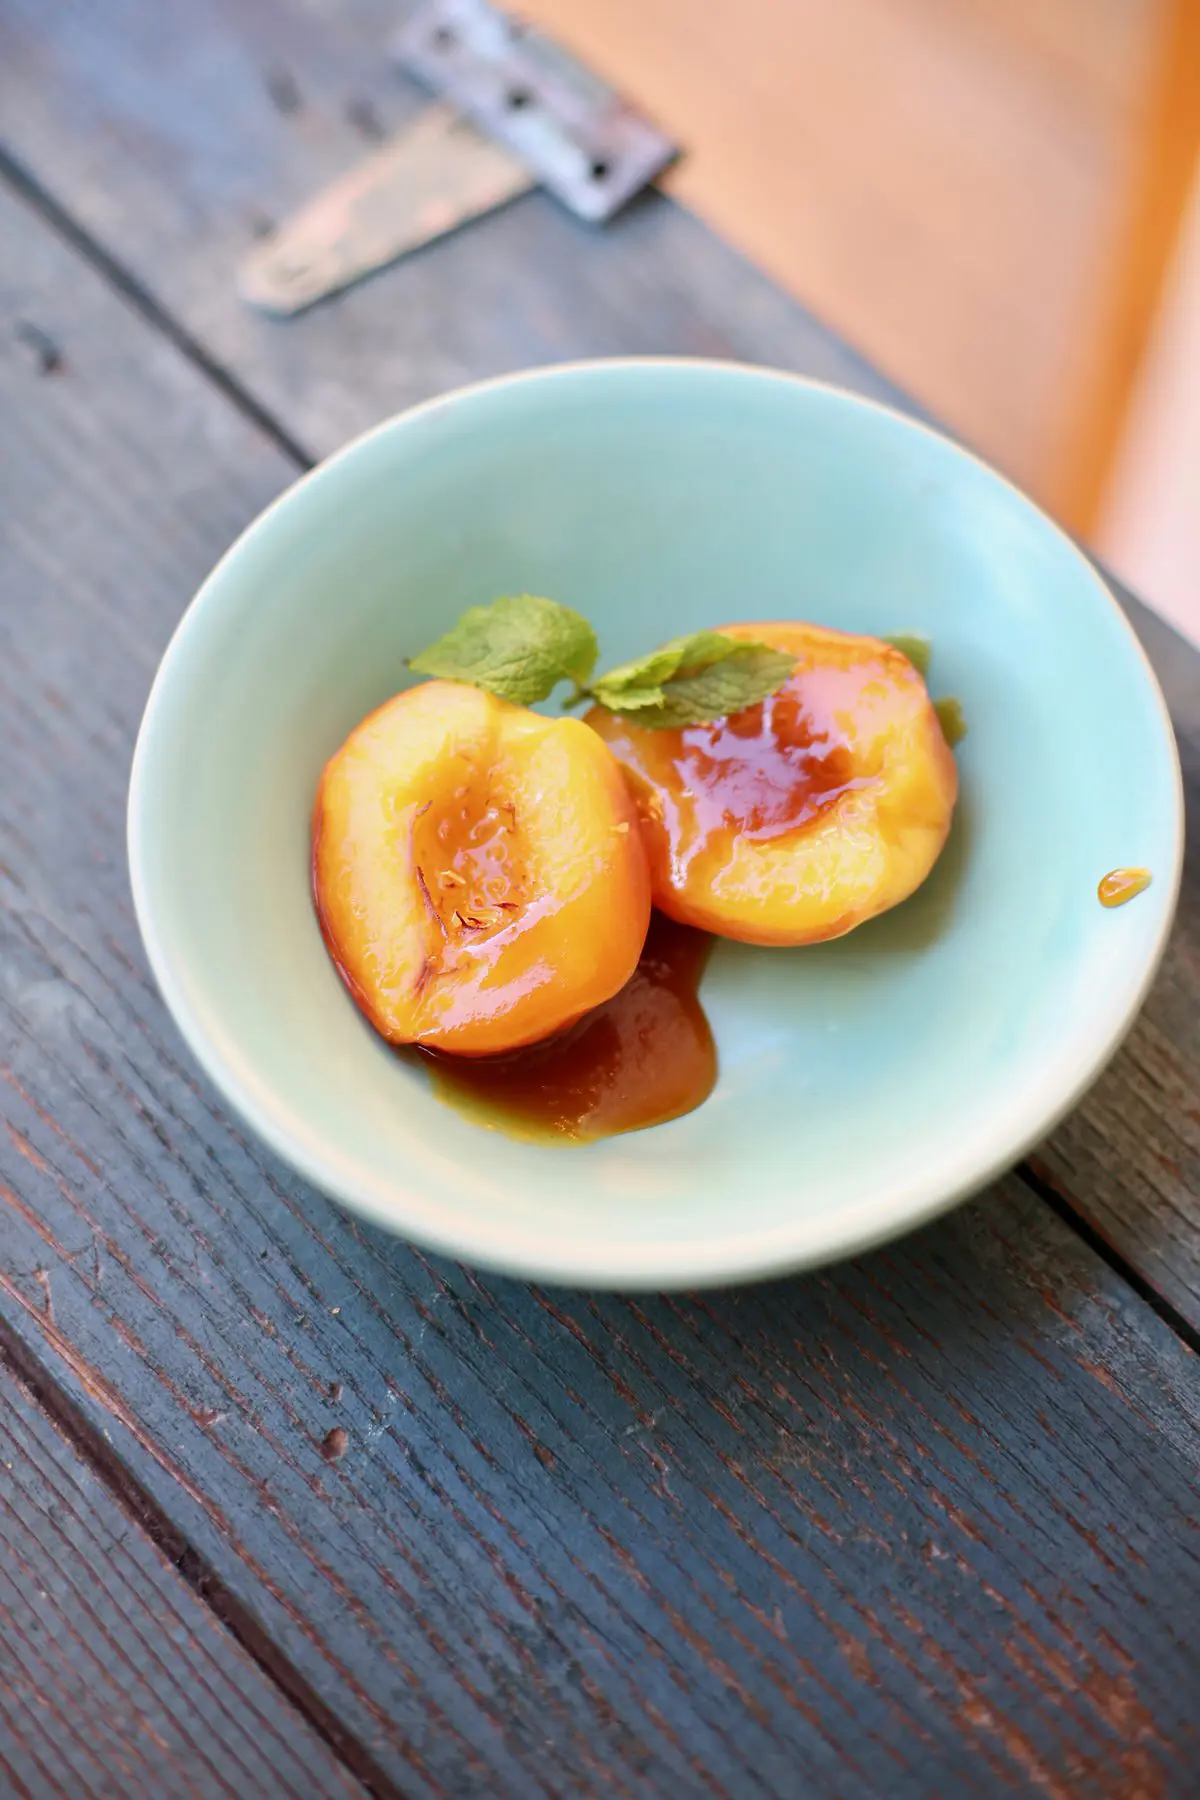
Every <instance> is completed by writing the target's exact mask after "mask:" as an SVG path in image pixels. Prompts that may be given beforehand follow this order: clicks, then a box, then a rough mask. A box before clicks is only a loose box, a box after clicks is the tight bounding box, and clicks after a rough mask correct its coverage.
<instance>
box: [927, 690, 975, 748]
mask: <svg viewBox="0 0 1200 1800" xmlns="http://www.w3.org/2000/svg"><path fill="white" fill-rule="evenodd" d="M933 710H934V712H935V713H936V714H937V716H938V724H939V725H940V726H941V728H942V736H943V737H944V738H945V740H946V742H947V743H948V744H949V746H950V748H951V749H952V750H953V749H954V747H955V745H956V744H961V743H962V741H963V739H964V738H965V737H966V735H967V716H966V714H965V713H964V712H963V709H962V701H961V700H955V699H954V697H953V695H951V694H947V695H946V697H945V699H943V700H935V701H934V703H933Z"/></svg>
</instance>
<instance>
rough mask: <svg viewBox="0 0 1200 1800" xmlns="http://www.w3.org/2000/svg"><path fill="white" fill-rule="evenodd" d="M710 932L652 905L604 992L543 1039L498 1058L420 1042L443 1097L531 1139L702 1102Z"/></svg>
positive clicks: (709, 1084) (562, 1138)
mask: <svg viewBox="0 0 1200 1800" xmlns="http://www.w3.org/2000/svg"><path fill="white" fill-rule="evenodd" d="M711 947H712V939H711V938H710V937H709V936H708V934H707V933H706V932H702V931H694V930H692V929H691V928H690V927H689V926H687V925H677V924H676V923H675V922H674V921H673V920H671V919H667V918H664V917H663V916H662V914H660V913H655V914H654V916H653V918H652V920H651V923H650V932H649V935H648V937H647V939H646V943H645V947H644V949H643V950H642V955H641V960H640V961H639V963H638V966H637V968H636V970H635V971H634V973H633V975H632V976H631V977H630V979H629V980H628V981H627V982H626V984H625V986H624V987H623V988H622V989H621V991H620V992H619V993H618V994H615V995H614V996H613V998H612V999H611V1000H608V1001H606V1002H605V1004H604V1005H603V1006H600V1007H597V1008H596V1010H595V1011H594V1012H590V1013H588V1014H586V1016H585V1017H584V1018H582V1019H580V1020H579V1021H578V1022H577V1023H576V1024H574V1025H572V1026H571V1027H570V1029H569V1030H567V1031H564V1032H562V1033H560V1035H559V1036H558V1037H555V1038H551V1039H549V1040H548V1041H547V1042H544V1043H540V1044H532V1045H530V1046H529V1048H528V1049H525V1050H514V1051H512V1052H510V1053H509V1054H508V1055H505V1056H483V1057H462V1056H444V1055H439V1054H438V1053H437V1052H436V1051H430V1050H417V1051H415V1052H409V1053H408V1054H415V1055H417V1056H419V1057H420V1058H421V1060H422V1062H423V1063H424V1064H425V1065H426V1066H427V1067H428V1068H429V1069H430V1070H431V1072H432V1075H433V1084H434V1088H435V1090H436V1092H437V1094H438V1096H439V1098H441V1099H442V1100H444V1101H446V1102H447V1103H448V1104H449V1105H451V1106H453V1107H454V1108H455V1109H456V1110H457V1111H458V1112H461V1113H465V1114H466V1115H467V1117H468V1118H471V1119H473V1120H474V1121H475V1122H476V1123H478V1124H484V1125H491V1126H493V1127H494V1128H496V1129H497V1130H500V1131H504V1132H506V1133H507V1134H508V1135H509V1136H510V1137H516V1138H522V1139H524V1140H525V1141H527V1142H534V1143H586V1142H588V1141H589V1140H591V1139H595V1138H603V1137H614V1136H616V1135H617V1134H618V1133H620V1132H624V1131H638V1130H640V1129H641V1128H642V1127H643V1126H646V1125H662V1124H665V1122H666V1121H667V1120H668V1119H677V1118H680V1117H681V1116H682V1115H683V1114H684V1113H689V1112H691V1111H692V1110H693V1109H694V1108H695V1107H697V1106H699V1105H700V1103H701V1101H703V1100H706V1099H707V1098H708V1096H709V1094H710V1093H711V1092H712V1088H713V1083H714V1082H715V1081H716V1078H717V1052H716V1047H715V1045H714V1044H713V1036H712V1032H711V1030H710V1029H709V1024H708V1020H707V1019H706V1017H705V1016H704V1009H703V1007H702V1006H701V1004H700V996H699V986H700V977H701V975H702V974H703V972H704V965H705V963H706V962H707V961H708V953H709V950H710V949H711Z"/></svg>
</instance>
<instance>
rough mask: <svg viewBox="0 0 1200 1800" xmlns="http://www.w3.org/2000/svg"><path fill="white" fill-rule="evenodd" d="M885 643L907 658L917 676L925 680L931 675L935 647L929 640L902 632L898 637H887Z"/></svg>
mask: <svg viewBox="0 0 1200 1800" xmlns="http://www.w3.org/2000/svg"><path fill="white" fill-rule="evenodd" d="M883 642H884V643H885V644H890V645H891V646H892V649H893V650H898V651H899V652H900V654H901V656H907V658H908V660H909V662H910V663H911V664H912V666H913V668H914V669H915V670H916V671H917V674H918V675H919V676H920V677H921V678H922V680H924V678H925V676H926V675H928V673H929V659H930V657H931V656H932V655H933V645H932V644H931V643H930V642H929V639H928V638H926V637H917V636H915V635H910V634H909V633H907V632H901V633H900V634H899V636H897V637H885V638H884V639H883Z"/></svg>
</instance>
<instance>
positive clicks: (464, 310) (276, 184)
mask: <svg viewBox="0 0 1200 1800" xmlns="http://www.w3.org/2000/svg"><path fill="white" fill-rule="evenodd" d="M403 11H404V3H403V0H402V3H401V4H400V5H397V4H395V0H349V3H348V4H346V5H339V6H338V7H337V8H335V9H329V8H326V9H322V11H321V12H320V13H318V10H317V9H315V8H304V7H301V6H299V5H298V4H296V0H258V3H257V4H256V5H254V6H253V7H237V8H235V7H231V6H230V5H228V4H226V3H225V0H195V3H194V4H191V5H189V6H187V7H147V6H145V5H144V4H143V3H142V0H124V3H123V4H122V3H120V0H112V3H111V4H108V5H106V6H104V7H100V8H98V7H96V6H94V5H93V4H91V0H60V4H58V5H56V6H54V7H52V8H47V7H45V6H43V5H42V4H41V3H40V0H5V4H4V6H3V7H2V8H0V119H2V120H3V130H2V135H3V139H4V142H5V143H6V144H7V146H8V148H9V149H10V150H11V152H12V154H13V155H14V156H15V157H17V158H18V159H19V160H20V161H21V162H22V163H24V164H25V165H26V166H28V167H29V168H30V169H31V170H32V171H33V172H34V173H35V174H36V176H37V178H38V179H39V181H42V182H44V183H45V184H46V185H47V186H48V187H49V188H51V189H52V190H53V192H54V193H55V194H57V195H58V196H59V197H60V198H61V199H62V200H63V201H64V203H65V204H67V205H68V206H69V207H70V209H71V210H72V212H73V213H74V214H75V216H76V217H77V218H78V219H79V220H80V222H81V223H82V224H83V225H84V226H85V227H86V229H87V230H89V231H90V232H93V233H95V234H96V235H97V236H98V237H99V238H100V239H101V240H102V241H103V243H104V244H105V245H106V246H108V247H109V248H110V249H111V250H112V252H113V254H114V255H115V256H116V257H118V258H119V259H120V261H121V263H122V264H123V265H124V267H125V268H127V269H128V270H129V271H130V272H131V274H132V275H133V277H134V278H135V279H136V281H137V282H138V283H139V284H141V286H142V287H143V288H144V289H146V290H147V291H149V292H150V293H152V294H153V295H155V296H156V297H157V299H158V300H160V301H161V302H162V303H163V304H164V305H165V306H166V307H168V308H169V309H170V311H171V313H172V315H173V317H175V318H177V319H179V320H180V321H182V323H183V324H184V326H185V327H186V328H187V330H188V331H189V332H190V333H192V334H193V335H194V337H195V338H196V339H198V340H200V341H201V342H202V343H203V344H204V346H205V348H206V350H207V351H208V352H209V353H211V354H212V355H213V356H214V357H215V358H216V359H217V360H218V361H219V362H220V363H221V365H222V366H223V367H225V368H227V369H229V370H230V371H232V372H233V373H234V374H235V375H237V376H238V378H239V379H240V380H242V381H243V383H244V384H245V385H246V386H247V387H248V388H249V389H250V390H251V391H253V393H254V394H255V396H256V397H257V399H258V400H259V401H260V402H261V403H262V404H263V405H264V406H266V407H267V408H269V409H270V411H271V412H272V413H273V414H275V416H276V417H278V418H279V419H281V420H286V422H287V430H288V432H289V433H290V434H291V436H292V437H294V438H296V439H298V440H299V441H300V442H301V443H302V444H303V445H304V446H305V447H306V448H307V449H308V450H309V451H310V452H311V453H312V454H314V455H324V454H325V453H327V452H328V451H330V450H332V449H334V448H335V447H336V446H337V445H339V444H341V443H342V442H343V441H344V440H345V439H346V438H347V437H348V436H351V435H352V434H353V433H355V432H358V431H361V430H363V429H364V428H365V427H366V426H368V425H371V424H374V423H375V422H376V421H377V420H378V419H380V418H382V417H384V416H386V415H387V414H388V413H390V412H393V411H395V410H396V409H397V408H398V407H401V406H405V405H408V404H409V403H411V402H413V401H415V400H421V399H424V398H426V397H427V396H428V395H430V394H433V393H437V392H440V391H442V390H444V389H445V388H447V387H452V386H455V385H457V384H459V383H461V382H464V381H468V380H474V379H477V378H479V377H482V376H486V375H491V374H497V373H501V372H504V371H506V370H510V369H513V368H519V367H522V366H525V365H528V364H534V363H544V362H556V361H562V360H564V359H567V358H571V357H574V356H579V355H581V354H585V355H609V354H625V353H631V354H637V353H645V354H657V353H673V354H698V355H707V356H731V357H739V358H745V359H748V360H751V361H759V362H777V363H781V364H784V365H786V366H789V367H797V368H805V369H808V370H810V371H811V372H812V373H814V374H817V375H823V376H826V377H828V378H829V379H831V380H836V381H841V382H845V383H847V384H848V385H850V386H856V387H860V388H862V389H863V390H864V391H872V392H876V393H884V392H886V391H887V390H886V386H885V384H884V383H883V382H882V381H880V379H879V378H878V377H877V376H875V375H874V374H873V372H872V371H871V370H870V369H869V368H868V367H867V365H866V364H865V363H864V362H863V361H862V359H861V358H859V357H857V356H855V355H854V354H853V352H851V351H850V350H848V349H847V348H845V347H844V346H842V345H840V344H839V343H838V342H837V340H835V339H834V338H832V337H831V336H830V335H829V334H828V333H827V332H825V331H823V330H822V329H821V328H820V327H819V326H818V325H816V324H815V323H814V322H813V321H812V320H811V319H810V318H809V317H808V316H807V315H806V314H805V313H803V312H802V311H801V310H800V309H799V308H798V307H796V306H795V305H794V304H793V303H792V302H791V301H790V300H788V299H787V298H786V297H785V296H784V295H782V294H781V293H779V292H778V290H777V289H775V288H774V287H773V286H772V285H771V283H769V282H768V281H767V280H766V279H765V278H764V277H762V276H760V275H757V274H756V273H754V272H753V271H752V270H751V269H749V268H748V266H747V265H746V264H745V263H744V262H743V261H742V260H741V258H740V257H738V256H737V255H736V254H735V253H734V252H733V251H731V250H729V249H728V248H726V247H725V246H724V245H723V244H721V243H720V242H719V241H718V240H717V239H716V238H715V237H713V235H712V234H711V233H710V232H709V231H707V230H706V229H705V227H704V226H702V225H701V224H700V223H699V222H698V221H697V220H696V219H694V218H692V217H691V216H690V215H689V214H687V213H685V212H683V211H681V210H680V209H679V208H677V207H675V206H673V205H671V204H670V203H669V202H667V201H665V200H662V199H660V198H658V197H655V196H651V197H649V198H648V199H647V200H646V201H645V202H644V203H642V204H640V205H637V206H635V207H634V208H633V209H632V210H631V211H630V212H628V213H627V214H626V215H625V216H624V217H623V218H622V219H621V220H620V221H619V222H618V223H617V224H615V225H614V226H613V227H612V228H610V229H609V230H606V231H599V230H596V229H593V228H590V227H586V226H583V225H580V224H579V223H578V222H577V221H576V220H574V219H573V218H572V217H571V216H570V215H569V214H568V213H566V212H565V211H564V210H563V209H562V208H560V207H559V206H557V205H556V204H555V203H554V202H553V201H551V200H549V199H547V198H546V197H545V196H544V195H541V194H534V195H530V196H529V197H527V198H525V199H522V200H520V201H518V202H516V203H515V204H513V205H512V206H510V207H508V208H506V209H505V210H504V212H503V213H499V214H495V215H493V216H492V217H491V218H490V219H487V220H483V221H481V222H479V223H477V224H475V225H473V226H472V227H471V229H470V230H469V231H467V232H463V233H460V234H459V235H457V236H455V237H452V238H449V239H444V240H442V241H441V242H440V243H438V244H436V245H434V246H432V247H431V248H430V249H429V250H427V251H425V252H422V253H421V254H418V255H415V256H413V257H411V258H409V259H408V260H406V261H405V262H403V263H401V264H399V265H397V266H396V267H395V268H393V269H392V270H390V271H389V272H387V273H386V274H383V275H380V276H377V277H376V278H375V279H374V280H372V281H370V282H368V283H367V284H365V285H364V286H362V287H360V288H358V289H356V290H354V291H352V292H351V293H349V294H346V295H344V296H343V297H341V298H340V299H339V300H338V301H337V302H336V303H335V304H334V305H333V306H324V307H321V308H318V309H317V310H316V311H315V312H313V313H310V314H309V315H307V316H304V317H301V318H299V319H296V320H293V321H290V322H288V323H287V324H280V323H279V322H278V321H276V320H272V319H269V318H264V317H261V316H259V315H256V314H255V313H253V312H252V311H250V310H249V309H248V308H247V307H245V306H243V305H242V303H241V302H240V301H239V300H238V298H237V296H236V294H235V292H234V273H235V270H236V267H237V264H238V261H239V258H240V257H241V255H242V254H243V252H244V250H245V249H246V248H247V247H248V246H249V245H250V244H252V242H253V241H254V237H255V234H256V233H257V232H259V231H261V229H262V227H263V225H264V224H265V223H267V222H268V221H270V220H277V219H278V218H280V217H281V216H282V215H284V214H286V213H287V212H288V211H290V210H291V209H293V208H294V207H295V206H297V205H298V204H299V203H300V202H301V201H303V200H304V199H306V198H307V197H308V196H309V195H310V194H311V193H312V192H313V191H314V189H316V188H317V187H318V186H319V185H321V184H322V183H323V182H325V181H327V180H328V179H329V178H330V177H331V176H332V175H333V174H334V173H336V172H338V171H340V170H341V169H343V168H346V167H348V166H349V165H350V164H352V163H353V162H354V161H356V160H357V159H358V158H359V157H361V156H362V154H363V151H364V135H363V121H364V120H370V121H372V122H373V123H372V124H371V126H370V131H371V132H372V133H373V132H374V131H375V130H376V129H380V128H382V129H387V130H391V129H393V128H395V127H397V126H399V125H400V124H401V123H402V122H404V121H406V120H408V119H410V118H411V117H413V116H414V115H415V113H416V111H417V109H418V108H419V107H420V106H421V105H423V104H424V96H422V95H421V94H420V93H419V92H418V91H417V90H416V89H415V88H414V87H413V86H412V85H411V84H410V83H407V82H405V81H404V80H402V79H401V77H400V76H399V75H398V74H396V73H395V72H394V71H393V70H392V69H391V68H390V67H389V64H388V60H387V55H386V46H387V44H388V42H389V39H390V36H391V34H392V32H393V31H394V29H395V27H396V24H397V21H398V19H399V17H400V16H401V15H402V13H403Z"/></svg>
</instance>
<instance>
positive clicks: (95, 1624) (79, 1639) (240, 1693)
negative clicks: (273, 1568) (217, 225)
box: [0, 1363, 365, 1800]
mask: <svg viewBox="0 0 1200 1800" xmlns="http://www.w3.org/2000/svg"><path fill="white" fill-rule="evenodd" d="M0 1788H2V1790H3V1792H4V1794H5V1796H6V1800H177V1797H178V1800H195V1797H196V1796H198V1795H203V1796H204V1797H205V1800H208V1797H209V1796H212V1797H213V1800H216V1796H218V1795H225V1796H229V1800H240V1797H241V1796H244V1795H247V1794H270V1795H272V1796H275V1795H278V1796H279V1800H326V1797H328V1800H333V1797H335V1796H336V1797H337V1800H352V1797H353V1796H359V1797H360V1800H364V1797H365V1790H364V1789H363V1788H362V1787H361V1786H360V1785H359V1783H358V1782H357V1781H356V1780H354V1778H353V1777H352V1776H350V1775H349V1774H348V1773H347V1772H346V1770H345V1769H344V1768H343V1767H342V1765H341V1763H340V1762H339V1761H338V1760H337V1758H336V1757H335V1756H334V1755H333V1753H332V1751H331V1750H330V1749H329V1748H328V1746H327V1745H326V1744H325V1743H323V1742H322V1740H321V1739H320V1738H319V1737H318V1736H317V1735H316V1733H315V1732H314V1731H313V1730H312V1729H311V1727H310V1726H309V1725H308V1724H307V1723H306V1722H305V1720H304V1719H303V1717H302V1716H301V1715H300V1714H299V1713H298V1712H297V1711H296V1710H295V1709H294V1708H293V1707H291V1706H289V1705H288V1704H287V1702H286V1701H285V1700H284V1699H283V1697H282V1695H281V1694H280V1692H279V1689H278V1688H277V1687H276V1685H275V1683H274V1682H273V1681H272V1680H270V1679H269V1678H268V1677H267V1676H266V1675H265V1674H264V1673H263V1672H262V1670H261V1669H259V1668H258V1667H257V1666H256V1665H255V1664H254V1663H253V1662H252V1661H251V1659H250V1658H249V1657H248V1656H247V1655H246V1653H245V1651H244V1650H243V1649H242V1648H241V1647H240V1645H239V1644H238V1643H237V1642H236V1640H235V1639H234V1638H233V1637H232V1636H231V1634H230V1633H229V1632H227V1631H225V1630H224V1629H223V1628H222V1627H221V1626H220V1625H219V1624H218V1623H217V1621H216V1619H215V1618H214V1617H213V1615H212V1613H211V1612H210V1611H209V1609H208V1608H207V1607H206V1606H204V1605H202V1604H201V1602H200V1601H199V1600H198V1599H197V1597H196V1595H195V1594H194V1593H193V1592H192V1590H191V1588H190V1587H188V1585H187V1583H186V1582H185V1581H183V1579H182V1578H181V1577H180V1576H179V1574H178V1573H177V1572H176V1570H175V1569H174V1568H173V1567H172V1565H171V1563H170V1562H169V1561H168V1560H167V1558H166V1557H165V1556H164V1555H163V1553H162V1551H161V1550H160V1549H158V1548H157V1547H156V1546H155V1545H154V1544H153V1543H152V1542H151V1541H150V1539H149V1538H148V1537H147V1536H146V1535H145V1534H144V1532H143V1531H142V1530H141V1529H140V1527H139V1525H138V1523H137V1521H136V1520H135V1519H134V1518H132V1517H131V1516H130V1515H129V1514H128V1513H127V1512H125V1511H124V1510H123V1509H122V1508H121V1506H120V1505H119V1504H118V1502H117V1501H116V1500H115V1499H114V1497H113V1495H112V1493H111V1492H110V1491H109V1489H108V1488H107V1487H106V1486H105V1485H104V1484H103V1483H102V1482H101V1481H98V1480H97V1478H96V1476H95V1474H94V1473H93V1471H92V1470H91V1469H90V1468H89V1467H88V1466H87V1464H86V1463H85V1462H84V1461H83V1460H82V1459H81V1458H80V1456H79V1454H78V1452H77V1451H76V1450H75V1448H74V1447H73V1446H72V1445H71V1444H70V1443H69V1442H68V1441H67V1440H66V1439H65V1438H64V1437H63V1435H62V1433H61V1432H60V1431H58V1430H57V1429H56V1427H55V1426H54V1424H53V1423H52V1421H51V1420H50V1419H49V1418H48V1417H47V1416H46V1414H45V1413H44V1412H43V1411H42V1409H41V1408H40V1407H39V1406H38V1404H37V1401H36V1400H35V1399H34V1397H33V1395H32V1394H31V1393H30V1392H29V1390H28V1389H27V1388H26V1387H25V1386H24V1385H23V1384H22V1382H21V1381H20V1380H19V1379H18V1378H17V1377H16V1375H15V1374H14V1373H13V1371H12V1369H11V1368H9V1367H8V1366H7V1365H5V1364H3V1363H0Z"/></svg>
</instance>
